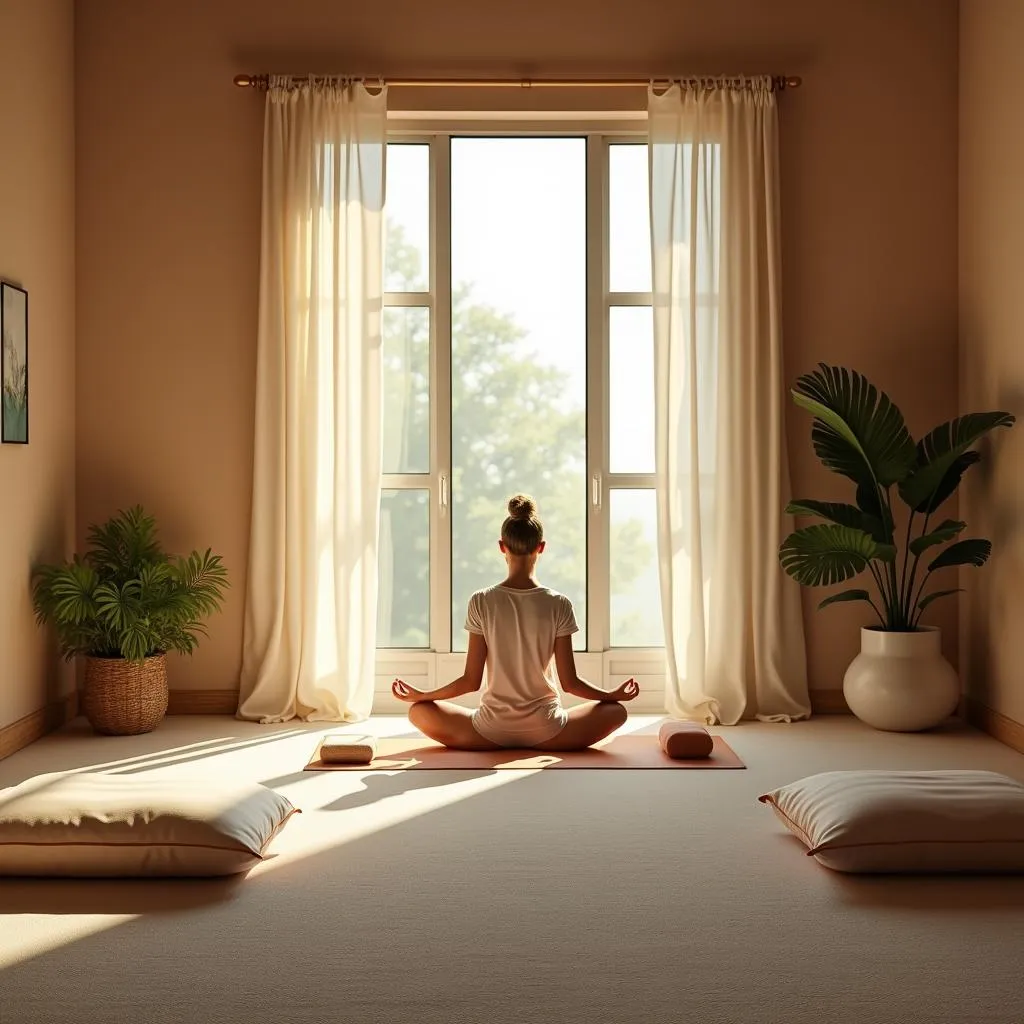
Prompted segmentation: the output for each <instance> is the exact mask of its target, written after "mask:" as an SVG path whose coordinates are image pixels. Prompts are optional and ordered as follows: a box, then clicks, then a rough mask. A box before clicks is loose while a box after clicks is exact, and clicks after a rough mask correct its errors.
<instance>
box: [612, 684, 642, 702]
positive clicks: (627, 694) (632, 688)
mask: <svg viewBox="0 0 1024 1024" xmlns="http://www.w3.org/2000/svg"><path fill="white" fill-rule="evenodd" d="M639 694H640V685H639V684H638V683H637V681H636V680H635V679H627V680H626V681H625V682H624V683H623V684H622V685H621V686H620V687H619V688H618V689H617V690H612V692H611V693H609V694H608V700H615V701H619V702H620V703H622V702H623V701H627V700H633V698H634V697H637V696H639Z"/></svg>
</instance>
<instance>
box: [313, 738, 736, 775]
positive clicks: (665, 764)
mask: <svg viewBox="0 0 1024 1024" xmlns="http://www.w3.org/2000/svg"><path fill="white" fill-rule="evenodd" d="M714 740H715V746H714V749H713V750H712V751H711V756H710V757H702V758H694V759H693V760H692V761H684V760H678V761H677V760H673V759H672V758H671V757H668V756H667V755H666V754H664V753H662V750H661V747H659V746H658V737H657V736H612V737H611V738H610V739H607V740H602V741H601V743H599V744H598V745H597V746H595V747H589V748H588V749H586V750H574V751H565V752H561V751H553V750H516V749H509V750H449V749H448V748H447V747H443V746H441V744H440V743H436V742H434V740H428V739H427V738H426V737H422V738H420V737H417V738H414V739H408V738H406V739H400V738H386V739H381V740H378V741H377V756H376V757H375V758H374V759H373V760H372V761H371V762H370V763H369V764H324V763H323V762H322V761H320V760H316V759H315V760H312V761H310V762H309V764H307V765H306V767H305V769H304V770H305V771H307V772H366V771H396V770H403V769H405V770H417V769H443V768H462V769H467V768H488V769H492V770H493V769H497V768H506V769H524V768H746V765H745V764H744V763H743V762H742V761H741V760H740V759H739V757H737V756H736V752H735V751H734V750H733V749H732V747H730V746H729V744H728V743H726V742H725V740H723V739H722V737H721V736H715V737H714ZM319 749H320V747H319V744H318V745H317V749H316V751H315V752H314V755H313V756H314V758H316V754H317V753H318V752H319Z"/></svg>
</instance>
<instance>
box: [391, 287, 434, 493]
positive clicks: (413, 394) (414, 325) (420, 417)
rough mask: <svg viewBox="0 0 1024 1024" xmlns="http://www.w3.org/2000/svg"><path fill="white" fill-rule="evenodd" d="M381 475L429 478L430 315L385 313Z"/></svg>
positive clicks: (418, 309) (412, 310)
mask: <svg viewBox="0 0 1024 1024" xmlns="http://www.w3.org/2000/svg"><path fill="white" fill-rule="evenodd" d="M382 376H383V387H384V472H385V473H429V472H430V310H429V309H427V308H426V307H425V306H387V307H385V309H384V365H383V374H382Z"/></svg>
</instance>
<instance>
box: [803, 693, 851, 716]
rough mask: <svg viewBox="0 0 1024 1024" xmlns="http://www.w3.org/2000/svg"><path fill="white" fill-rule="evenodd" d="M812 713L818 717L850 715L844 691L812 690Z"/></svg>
mask: <svg viewBox="0 0 1024 1024" xmlns="http://www.w3.org/2000/svg"><path fill="white" fill-rule="evenodd" d="M811 711H812V712H813V713H814V714H816V715H848V714H850V708H849V705H848V704H847V703H846V698H845V697H844V696H843V691H842V690H811Z"/></svg>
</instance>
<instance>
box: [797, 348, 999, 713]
mask: <svg viewBox="0 0 1024 1024" xmlns="http://www.w3.org/2000/svg"><path fill="white" fill-rule="evenodd" d="M792 396H793V401H794V402H795V403H796V404H797V405H798V406H799V407H800V408H802V409H805V410H806V411H808V412H809V413H811V414H812V415H813V417H814V423H813V427H812V429H811V442H812V444H813V445H814V450H815V452H816V454H817V455H818V458H819V459H821V461H822V463H823V464H824V465H825V466H826V467H827V468H828V469H830V470H832V471H833V472H836V473H838V474H840V475H841V476H844V477H846V478H847V479H848V480H850V481H851V482H852V483H853V485H854V488H855V494H854V500H853V503H850V504H846V503H840V502H829V501H811V500H803V499H802V500H799V501H791V502H790V503H789V504H788V505H787V507H786V511H787V512H788V513H790V514H792V515H796V516H812V517H815V518H818V519H821V520H824V522H821V523H818V524H816V525H813V526H806V527H804V528H803V529H798V530H797V531H796V532H794V533H792V534H790V535H789V537H787V538H786V540H785V541H784V542H783V544H782V546H781V548H780V549H779V560H780V562H781V563H782V567H783V568H784V569H785V571H786V572H787V573H788V574H789V575H790V576H792V577H793V579H795V580H796V581H797V582H798V583H801V584H803V585H804V586H809V587H820V586H831V585H834V584H837V583H844V582H846V581H847V580H849V579H852V578H853V577H855V576H859V575H860V574H861V573H867V574H868V575H869V577H870V579H871V583H872V584H873V587H872V588H871V589H863V588H851V589H848V590H841V591H839V592H838V593H835V594H832V595H831V596H829V597H826V598H825V600H823V601H822V602H821V603H820V604H819V606H818V607H819V608H825V607H827V606H828V605H831V604H837V603H839V602H846V601H862V602H864V603H865V604H867V605H869V606H870V607H871V609H872V611H873V612H874V614H875V617H876V618H877V620H878V621H877V622H876V623H874V624H873V625H871V626H866V627H864V628H863V629H862V630H861V652H860V654H859V655H858V656H857V657H856V658H855V659H854V661H853V662H852V664H851V665H850V667H849V668H848V669H847V671H846V675H845V677H844V680H843V694H844V696H845V698H846V702H847V704H848V705H849V707H850V710H851V711H852V712H853V713H854V714H855V715H857V717H858V718H860V719H862V720H863V721H865V722H867V723H868V724H869V725H873V726H875V727H876V728H879V729H888V730H893V731H900V732H910V731H916V730H920V729H928V728H931V727H932V726H935V725H938V724H939V723H940V722H942V721H943V720H944V719H945V718H947V717H948V716H949V715H950V714H951V713H952V712H953V711H954V709H955V708H956V705H957V703H958V701H959V699H960V683H959V680H958V678H957V674H956V671H955V670H954V668H953V666H952V665H950V664H949V662H948V661H946V660H945V658H943V656H942V647H941V637H940V635H939V629H938V628H937V627H935V626H927V625H923V624H922V616H923V614H924V612H925V611H926V610H927V609H928V608H929V607H930V606H931V604H932V603H933V602H934V601H938V600H939V599H941V598H944V597H948V596H950V595H951V594H956V593H958V592H959V588H957V587H949V586H946V585H944V584H941V583H939V584H937V583H936V582H935V580H934V577H935V574H936V573H940V572H941V571H942V570H943V569H949V568H954V567H956V566H979V567H980V566H982V565H984V564H985V562H986V561H987V560H988V557H989V554H990V553H991V550H992V544H991V542H990V541H987V540H983V539H981V538H976V537H972V538H966V539H964V538H961V537H960V534H961V533H962V532H963V530H964V529H965V528H966V526H967V524H966V523H964V522H961V521H960V520H954V519H947V518H943V519H940V520H939V521H938V522H937V523H936V522H935V521H934V520H935V519H936V518H937V513H938V512H939V509H940V508H941V507H942V505H943V504H944V503H945V502H946V500H947V499H948V498H950V497H951V496H952V495H953V493H954V492H955V491H956V489H957V487H959V485H960V481H961V479H962V478H963V475H964V473H965V472H966V471H967V470H968V469H969V468H970V467H971V466H973V465H974V464H975V463H976V462H978V461H979V459H980V458H981V456H980V454H979V452H978V451H977V450H976V449H975V445H976V444H977V443H978V442H979V441H980V440H981V438H983V437H984V436H985V435H986V434H987V433H988V432H989V431H991V430H994V429H996V428H997V427H1010V426H1012V425H1013V423H1014V417H1013V416H1011V415H1010V414H1009V413H1007V412H983V413H971V414H969V415H967V416H959V417H957V418H956V419H954V420H951V421H950V422H948V423H943V424H942V425H941V426H938V427H936V428H935V429H934V430H932V431H931V432H930V433H928V434H926V435H925V436H924V437H923V438H921V440H920V441H917V442H916V443H915V441H914V439H913V437H911V435H910V432H909V431H908V430H907V426H906V424H905V423H904V421H903V415H902V413H901V412H900V410H899V409H898V408H897V407H896V406H895V405H894V404H893V402H892V401H891V400H890V399H889V397H888V396H887V395H886V394H885V393H884V392H881V391H879V390H877V389H876V388H875V387H874V386H873V385H872V384H871V383H870V382H869V381H868V380H867V378H865V377H863V376H862V375H861V374H859V373H855V372H854V371H852V370H848V369H844V368H841V367H835V366H827V365H825V364H824V363H822V364H820V365H819V369H818V370H817V371H815V372H814V373H810V374H805V375H804V376H802V377H800V378H799V380H798V381H797V384H796V387H795V388H794V389H793V391H792ZM897 498H898V499H899V501H900V502H902V504H903V505H904V506H906V511H905V512H903V515H905V516H906V523H905V525H904V524H903V522H902V516H901V517H900V519H901V521H900V522H899V523H898V522H897V510H898V507H897V506H895V502H896V499H897ZM901 511H902V510H901ZM915 526H918V529H917V532H916V533H915ZM898 539H901V540H902V542H903V543H902V548H901V547H900V545H899V544H898ZM872 591H873V593H872Z"/></svg>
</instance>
